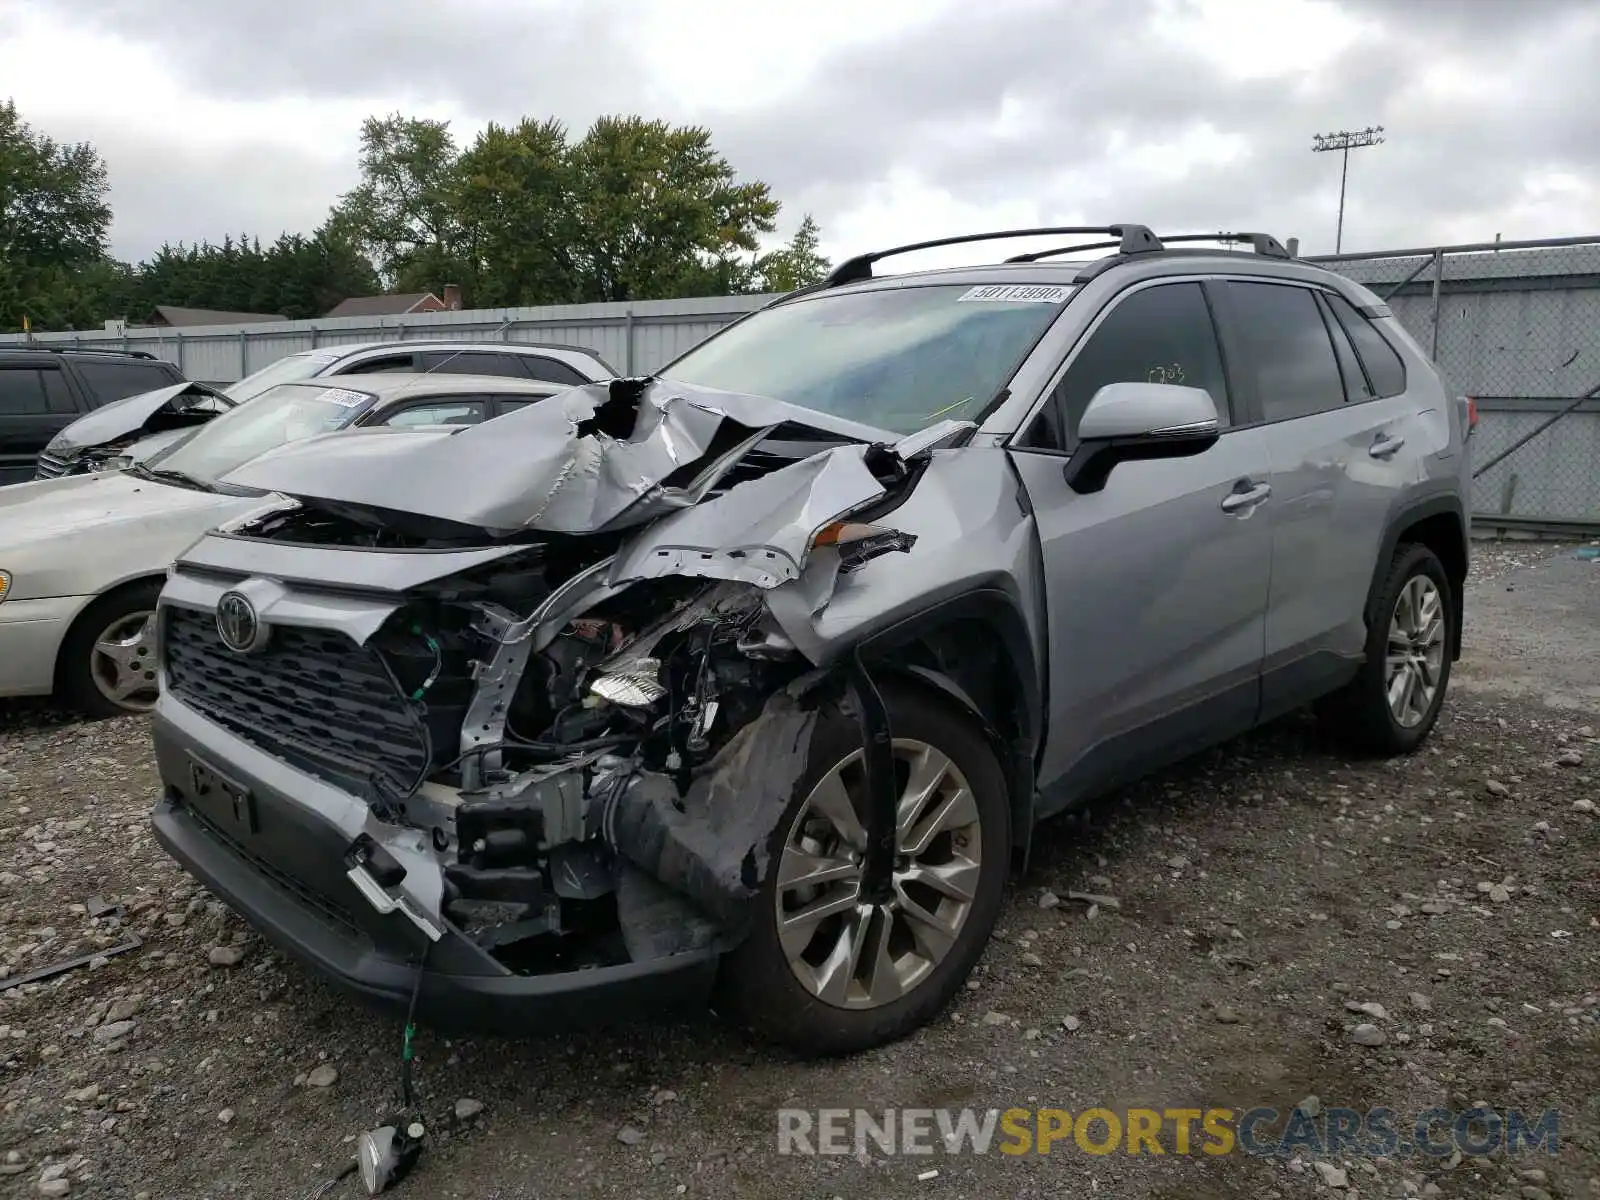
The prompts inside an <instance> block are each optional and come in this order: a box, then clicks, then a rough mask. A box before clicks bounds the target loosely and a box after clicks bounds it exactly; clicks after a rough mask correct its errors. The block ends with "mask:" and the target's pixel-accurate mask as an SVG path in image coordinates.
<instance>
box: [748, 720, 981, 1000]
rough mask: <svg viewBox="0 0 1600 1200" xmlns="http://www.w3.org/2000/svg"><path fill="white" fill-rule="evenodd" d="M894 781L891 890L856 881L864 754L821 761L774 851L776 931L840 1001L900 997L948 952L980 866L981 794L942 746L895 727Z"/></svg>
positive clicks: (806, 979)
mask: <svg viewBox="0 0 1600 1200" xmlns="http://www.w3.org/2000/svg"><path fill="white" fill-rule="evenodd" d="M894 760H895V768H896V778H897V781H898V789H899V803H898V806H897V811H896V820H895V859H894V867H893V871H892V875H891V881H890V890H889V894H888V895H887V896H885V897H880V898H869V897H868V896H867V895H866V894H865V893H864V891H863V886H862V885H863V857H864V852H865V850H866V844H867V837H866V829H865V827H864V825H863V823H862V819H861V816H860V814H861V812H862V811H864V805H859V804H858V803H857V801H858V800H860V799H862V798H864V797H865V794H866V786H865V785H866V774H865V768H864V764H863V761H862V754H861V752H860V751H856V752H855V753H853V754H851V755H850V756H849V757H848V758H846V759H844V760H843V761H842V762H840V763H839V764H838V765H836V766H835V767H833V768H832V769H831V770H830V771H828V772H827V774H825V775H824V776H823V777H822V778H821V779H820V780H819V781H818V782H817V784H816V786H815V787H814V788H812V790H811V792H810V794H809V795H808V796H807V797H806V799H805V802H804V804H802V805H801V807H800V811H799V813H798V814H797V815H796V816H795V819H794V822H793V823H792V825H791V826H790V829H789V833H788V836H787V837H786V838H785V840H784V845H783V851H782V854H781V856H780V858H779V862H778V868H777V869H778V879H777V896H776V901H777V908H778V912H777V917H778V938H779V941H780V943H781V945H782V949H783V954H784V957H785V959H786V960H787V961H788V963H789V967H790V969H791V970H792V971H793V972H794V975H795V978H796V979H798V980H799V981H800V984H801V985H802V986H803V987H804V988H805V989H806V990H807V991H809V992H810V993H811V994H812V995H813V996H815V997H817V999H819V1000H821V1001H823V1002H824V1003H826V1004H831V1005H833V1006H835V1007H838V1008H851V1009H862V1008H878V1007H880V1006H882V1005H885V1004H889V1003H892V1002H893V1001H895V1000H898V999H900V998H901V997H902V996H905V995H906V994H908V993H909V992H911V991H912V990H913V989H915V988H916V987H917V985H918V984H920V983H922V982H923V980H925V979H926V978H927V977H928V975H929V974H930V973H932V971H933V970H934V969H935V968H936V967H937V966H938V965H939V963H940V962H942V961H943V960H944V958H945V957H946V955H948V954H949V952H950V949H951V947H952V946H953V945H954V944H955V940H956V937H957V935H958V934H959V933H960V931H961V927H962V925H963V924H964V923H965V922H966V920H967V916H968V914H969V913H970V912H971V910H972V903H973V898H974V896H975V895H976V894H977V889H978V880H979V877H980V875H981V873H982V863H983V840H982V829H981V821H980V819H979V815H978V805H977V801H976V800H975V798H974V797H973V794H972V789H971V788H970V786H969V785H968V783H967V780H966V778H965V777H964V776H963V775H962V773H961V771H960V770H959V769H958V768H957V767H956V765H955V764H954V763H953V762H951V760H950V759H949V757H948V756H947V755H945V754H943V753H942V752H941V751H939V750H938V749H936V748H935V747H933V746H930V745H928V744H927V743H925V742H920V741H917V740H915V739H909V738H897V739H896V740H895V742H894Z"/></svg>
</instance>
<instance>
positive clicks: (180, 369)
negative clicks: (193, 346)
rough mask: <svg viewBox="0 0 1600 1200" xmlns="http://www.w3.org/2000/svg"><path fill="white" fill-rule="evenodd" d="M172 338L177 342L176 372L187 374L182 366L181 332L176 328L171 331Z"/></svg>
mask: <svg viewBox="0 0 1600 1200" xmlns="http://www.w3.org/2000/svg"><path fill="white" fill-rule="evenodd" d="M172 336H173V339H174V340H175V341H176V342H177V343H178V374H180V375H185V376H187V375H188V374H189V372H188V371H186V370H185V369H184V366H183V334H182V333H181V332H179V331H178V330H176V329H174V330H173V331H172Z"/></svg>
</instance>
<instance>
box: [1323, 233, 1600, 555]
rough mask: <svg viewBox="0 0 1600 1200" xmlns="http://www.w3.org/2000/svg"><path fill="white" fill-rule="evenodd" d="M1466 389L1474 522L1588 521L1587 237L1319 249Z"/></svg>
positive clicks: (1592, 391) (1598, 304) (1598, 498)
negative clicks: (1473, 407)
mask: <svg viewBox="0 0 1600 1200" xmlns="http://www.w3.org/2000/svg"><path fill="white" fill-rule="evenodd" d="M1314 261H1317V262H1321V263H1323V264H1324V265H1326V266H1328V267H1330V268H1331V269H1333V270H1336V271H1339V272H1341V273H1343V274H1345V275H1347V276H1349V277H1350V278H1352V279H1355V280H1358V281H1360V282H1361V283H1364V284H1366V285H1367V286H1368V287H1370V288H1371V289H1372V290H1373V291H1375V292H1377V293H1378V294H1379V295H1380V296H1384V297H1387V298H1388V299H1389V303H1390V305H1391V306H1392V307H1393V309H1394V312H1395V316H1397V317H1398V318H1399V319H1400V321H1401V322H1402V323H1403V324H1404V325H1405V327H1406V328H1407V329H1408V330H1410V332H1411V334H1412V336H1413V337H1415V338H1416V339H1417V340H1418V341H1419V342H1421V343H1422V346H1423V348H1424V349H1426V350H1430V351H1431V352H1432V353H1433V357H1434V359H1435V361H1436V362H1437V363H1438V364H1439V367H1440V369H1441V370H1442V371H1443V372H1444V374H1445V377H1446V379H1447V382H1448V383H1449V385H1450V386H1451V387H1452V388H1453V389H1455V390H1456V391H1457V392H1458V393H1463V394H1465V395H1468V396H1472V397H1475V398H1476V399H1477V402H1478V411H1479V413H1480V414H1481V421H1480V424H1479V426H1478V433H1477V435H1476V436H1475V437H1474V439H1473V441H1474V446H1473V470H1474V472H1475V473H1476V475H1477V478H1476V480H1475V481H1474V485H1473V497H1472V499H1473V514H1474V522H1475V524H1476V526H1477V527H1478V528H1479V529H1480V530H1482V531H1486V532H1487V531H1490V530H1495V529H1507V530H1517V529H1520V530H1527V531H1530V532H1544V533H1578V534H1589V533H1593V532H1595V531H1597V530H1600V238H1596V237H1583V238H1555V239H1550V240H1546V241H1539V242H1497V243H1496V242H1491V243H1483V244H1478V245H1470V246H1439V247H1428V248H1423V249H1415V250H1391V251H1384V252H1375V253H1366V254H1346V255H1343V256H1339V257H1324V258H1318V259H1316V260H1314Z"/></svg>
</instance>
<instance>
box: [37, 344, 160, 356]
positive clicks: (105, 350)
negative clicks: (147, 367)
mask: <svg viewBox="0 0 1600 1200" xmlns="http://www.w3.org/2000/svg"><path fill="white" fill-rule="evenodd" d="M38 349H40V350H48V351H49V352H50V353H51V354H119V355H122V356H123V357H125V358H154V357H155V355H154V354H151V353H150V351H148V350H124V349H122V348H121V347H120V346H60V345H53V344H52V345H49V346H40V347H38Z"/></svg>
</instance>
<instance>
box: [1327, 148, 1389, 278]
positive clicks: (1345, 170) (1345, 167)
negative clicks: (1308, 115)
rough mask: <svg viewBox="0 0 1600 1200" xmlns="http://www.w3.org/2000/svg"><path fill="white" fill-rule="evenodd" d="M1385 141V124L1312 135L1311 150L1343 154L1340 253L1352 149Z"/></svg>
mask: <svg viewBox="0 0 1600 1200" xmlns="http://www.w3.org/2000/svg"><path fill="white" fill-rule="evenodd" d="M1383 142H1384V136H1383V126H1382V125H1369V126H1367V128H1365V129H1356V130H1349V129H1341V130H1339V132H1338V133H1318V134H1314V135H1312V138H1311V152H1312V153H1313V154H1325V153H1326V152H1328V151H1329V150H1337V151H1339V152H1340V154H1341V155H1342V156H1343V159H1344V161H1343V163H1342V164H1341V166H1340V167H1339V225H1338V228H1337V229H1336V230H1335V231H1334V235H1333V252H1334V253H1335V254H1337V253H1339V251H1340V249H1342V248H1343V246H1344V185H1345V181H1346V180H1347V179H1348V178H1349V177H1350V151H1352V150H1360V149H1361V148H1362V147H1364V146H1381V145H1382V144H1383Z"/></svg>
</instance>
